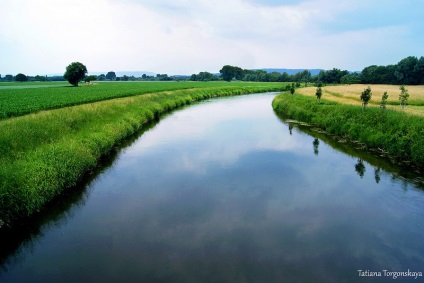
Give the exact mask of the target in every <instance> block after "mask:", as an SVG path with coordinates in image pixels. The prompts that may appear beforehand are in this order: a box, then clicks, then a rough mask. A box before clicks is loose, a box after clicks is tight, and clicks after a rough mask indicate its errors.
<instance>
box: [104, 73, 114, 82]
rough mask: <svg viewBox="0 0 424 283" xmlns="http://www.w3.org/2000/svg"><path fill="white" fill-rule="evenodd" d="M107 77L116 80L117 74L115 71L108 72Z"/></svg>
mask: <svg viewBox="0 0 424 283" xmlns="http://www.w3.org/2000/svg"><path fill="white" fill-rule="evenodd" d="M106 79H107V80H110V81H113V80H116V74H115V72H112V71H110V72H107V74H106Z"/></svg>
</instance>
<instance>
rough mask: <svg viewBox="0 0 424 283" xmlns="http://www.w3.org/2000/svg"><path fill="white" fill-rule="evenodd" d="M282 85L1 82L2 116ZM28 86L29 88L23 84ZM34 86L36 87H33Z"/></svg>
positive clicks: (0, 117)
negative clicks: (174, 93) (160, 95)
mask: <svg viewBox="0 0 424 283" xmlns="http://www.w3.org/2000/svg"><path fill="white" fill-rule="evenodd" d="M264 84H265V85H268V86H273V87H278V86H282V85H283V84H282V83H246V82H231V83H228V82H98V83H94V84H93V85H83V84H82V85H81V86H80V87H70V86H63V84H59V83H52V84H49V83H28V84H25V85H24V84H18V85H17V84H16V83H11V84H10V85H9V87H7V86H8V85H7V83H6V84H5V83H3V84H1V85H0V119H4V118H9V117H15V116H22V115H25V114H29V113H33V112H37V111H41V110H47V109H56V108H62V107H66V106H73V105H79V104H85V103H91V102H96V101H102V100H107V99H113V98H120V97H128V96H133V95H139V94H145V93H153V92H159V91H171V90H178V89H195V88H196V89H200V88H221V87H227V88H238V87H245V86H259V85H264ZM23 86H25V88H24V87H23ZM31 86H33V87H31Z"/></svg>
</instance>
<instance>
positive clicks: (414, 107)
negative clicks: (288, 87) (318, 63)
mask: <svg viewBox="0 0 424 283" xmlns="http://www.w3.org/2000/svg"><path fill="white" fill-rule="evenodd" d="M368 86H370V87H371V91H372V97H371V100H370V101H369V105H370V106H380V102H381V97H382V96H383V93H384V92H385V91H387V94H388V95H389V98H388V100H387V104H388V105H387V107H388V108H390V109H393V110H398V111H404V112H406V113H409V114H414V115H421V116H424V86H422V85H419V86H406V88H407V89H408V92H409V95H410V96H409V99H408V106H407V107H405V108H404V110H402V109H401V108H400V106H399V94H400V90H399V86H397V85H363V84H355V85H338V86H325V87H322V92H323V93H322V98H323V99H327V100H331V101H335V102H340V103H344V104H353V105H361V104H362V102H361V100H360V98H359V96H360V94H361V92H363V91H364V89H365V88H367V87H368ZM296 92H297V93H299V94H302V95H306V96H315V92H316V87H306V88H301V89H297V90H296Z"/></svg>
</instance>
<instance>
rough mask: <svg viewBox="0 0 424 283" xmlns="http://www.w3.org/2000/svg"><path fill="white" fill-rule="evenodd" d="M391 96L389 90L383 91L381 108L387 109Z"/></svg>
mask: <svg viewBox="0 0 424 283" xmlns="http://www.w3.org/2000/svg"><path fill="white" fill-rule="evenodd" d="M388 98H389V95H388V94H387V91H385V92H384V93H383V96H382V97H381V104H380V108H381V109H383V110H386V105H387V99H388Z"/></svg>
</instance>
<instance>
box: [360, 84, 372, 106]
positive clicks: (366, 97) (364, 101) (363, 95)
mask: <svg viewBox="0 0 424 283" xmlns="http://www.w3.org/2000/svg"><path fill="white" fill-rule="evenodd" d="M371 96H372V92H371V87H368V88H367V89H365V90H364V91H363V92H362V93H361V96H360V98H361V101H362V106H363V107H364V109H365V107H366V106H367V105H368V102H369V101H370V99H371Z"/></svg>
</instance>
